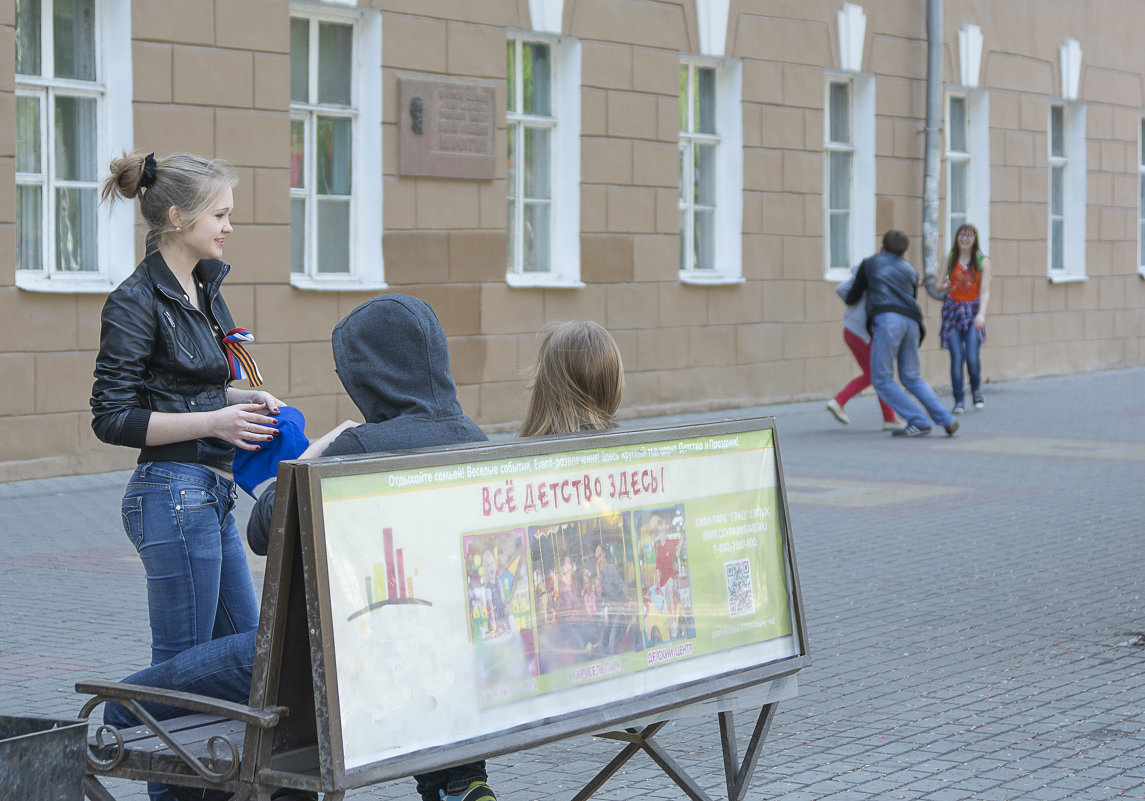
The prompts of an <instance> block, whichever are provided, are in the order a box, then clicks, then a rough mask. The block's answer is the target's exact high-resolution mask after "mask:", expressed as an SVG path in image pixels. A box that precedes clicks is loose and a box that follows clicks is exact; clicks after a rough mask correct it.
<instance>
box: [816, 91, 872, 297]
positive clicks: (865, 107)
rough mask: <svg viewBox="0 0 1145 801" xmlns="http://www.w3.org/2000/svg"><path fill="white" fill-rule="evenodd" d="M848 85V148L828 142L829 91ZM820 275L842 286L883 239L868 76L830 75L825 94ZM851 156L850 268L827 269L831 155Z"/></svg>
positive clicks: (829, 120) (843, 144) (829, 121)
mask: <svg viewBox="0 0 1145 801" xmlns="http://www.w3.org/2000/svg"><path fill="white" fill-rule="evenodd" d="M843 83H845V84H847V85H848V87H849V94H848V97H849V99H850V104H849V105H850V115H851V120H850V123H851V125H850V128H851V142H849V143H844V142H834V141H832V140H831V86H832V84H843ZM823 150H824V153H823V157H824V158H823V275H824V278H825V279H826V280H828V281H845V280H847V279H848V278H850V277H851V267H852V266H854V264H857V263H858V262H859V261H860V260H862V259H863V258H866V257H867V256H868V255H870V254H871V253H872V252H874V250H876V249H877V243H878V241H879V239H880V237H881V234H879V233H878V232H877V231H876V230H875V78H874V76H873V75H870V74H868V73H828V75H827V80H826V84H825V86H824V93H823ZM838 152H849V153H851V154H852V155H851V193H850V202H851V207H850V229H849V231H848V238H847V242H848V249H849V251H850V261H851V262H852V264H851V265H848V266H847V267H845V268H844V267H843V266H842V265H840V266H838V267H832V266H831V208H830V201H831V169H830V160H831V154H832V153H838Z"/></svg>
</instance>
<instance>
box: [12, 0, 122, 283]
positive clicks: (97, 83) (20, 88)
mask: <svg viewBox="0 0 1145 801" xmlns="http://www.w3.org/2000/svg"><path fill="white" fill-rule="evenodd" d="M40 13H41V18H40V19H41V21H40V37H41V38H40V42H41V45H40V53H41V57H42V59H43V60H42V72H45V73H51V72H53V71H54V54H53V52H52V3H51V0H43V1H42V4H41V9H40ZM95 15H96V19H95V47H96V53H95V63H96V80H94V81H77V80H72V79H63V78H55V77H54V76H53V75H51V74H44V75H39V76H33V75H20V74H17V75H16V76H15V93H16V95H17V96H36V97H38V98H40V148H41V151H42V152H43V153H44V163H45V166H46V172H45V173H44V177H43V179H39V178H34V177H33V175H36V174H30V173H16V184H17V185H24V186H27V185H39V186H42V187H44V191H43V192H42V195H41V225H42V227H41V231H40V236H41V240H42V252H43V257H44V268H43V269H42V270H19V269H17V270H16V271H15V274H16V286H17V287H19V288H20V289H25V290H28V291H31V292H68V293H75V294H85V293H106V292H108V291H110V290H111V289H113V288H114V287H115V286H116V285H117V284H118V283H119V282H120V281H122V280H123V279H124V278H126V277H127V276H128V275H130V274H131V271H132V270H133V269H134V268H135V252H134V251H135V246H134V236H133V226H134V222H135V217H134V212H135V209H134V208H133V205H134V204H131V203H108V204H104V210H102V211H97V213H96V269H95V270H87V271H83V272H63V271H60V272H57V271H56V270H55V269H54V265H55V259H56V255H55V248H56V241H55V224H56V220H55V212H54V206H55V203H54V198H53V197H52V195H53V192H52V191H51V188H52V187H54V186H58V185H60V184H59V182H57V181H56V180H55V178H54V165H53V160H52V154H53V152H54V146H53V140H54V134H53V132H52V131H51V130H50V128H51V126H49V125H48V122H47V119H48V115H49V113H51V112H50V108H52V106H53V105H54V104H53V98H54V96H55V93H56V92H57V91H59V92H60V93H61V94H66V95H69V96H87V97H93V98H95V99H96V148H95V151H96V164H97V167H99V169H100V172H98V173H97V176H98V178H97V181H102V179H103V177H104V175H103V172H102V170H103V169H104V168H105V166H106V165H107V164H109V163H110V162H111V159H112V158H114V157H116V156H118V155H120V154H121V152H123V151H130V150H132V147H133V139H134V130H133V125H132V74H131V2H130V0H96V2H95ZM49 62H51V69H49V68H48V67H49Z"/></svg>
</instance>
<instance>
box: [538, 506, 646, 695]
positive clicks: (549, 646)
mask: <svg viewBox="0 0 1145 801" xmlns="http://www.w3.org/2000/svg"><path fill="white" fill-rule="evenodd" d="M629 531H630V528H629V514H628V513H627V512H625V513H623V514H612V515H603V516H600V517H594V518H589V519H587V520H575V521H570V522H566V523H557V524H555V525H551V526H534V527H531V528H530V529H529V548H530V556H531V561H532V570H533V599H534V608H535V609H536V612H537V632H538V637H539V640H540V647H539V649H538V650H539V655H540V668H541V673H548V672H550V671H552V670H554V669H556V668H560V667H565V666H567V665H574V664H578V663H581V662H587V661H590V660H593V659H599V658H601V657H603V656H608V655H615V654H621V653H625V652H628V651H634V650H636V649H637V648H639V647H640V638H639V635H638V633H637V623H636V607H635V599H636V559H635V557H634V555H633V553H632V539H631V537H630V536H629V534H628V532H629Z"/></svg>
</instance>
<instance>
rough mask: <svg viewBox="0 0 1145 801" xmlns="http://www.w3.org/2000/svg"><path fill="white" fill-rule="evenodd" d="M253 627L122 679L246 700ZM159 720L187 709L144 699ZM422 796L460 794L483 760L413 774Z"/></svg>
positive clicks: (116, 714) (122, 714)
mask: <svg viewBox="0 0 1145 801" xmlns="http://www.w3.org/2000/svg"><path fill="white" fill-rule="evenodd" d="M254 652H255V632H253V631H251V632H246V633H245V634H232V635H230V636H229V637H220V638H219V639H217V640H211V641H210V642H205V643H203V644H201V645H196V646H195V647H194V648H190V649H188V650H186V651H183V652H182V653H181V654H177V655H175V656H174V657H172V658H171V659H168V660H167V661H166V662H160V663H159V664H158V665H153V666H151V667H149V668H146V669H144V670H141V671H139V672H138V673H133V674H131V675H130V676H128V677H127V678H126V679H124V680H123V681H124V683H126V684H141V685H145V686H148V687H160V688H163V689H166V690H178V691H180V692H188V693H195V694H196V695H205V696H208V697H210V698H219V699H221V700H223V701H234V702H236V703H240V704H245V703H247V701H248V700H249V699H250V682H251V676H252V675H253V673H254ZM143 706H144V708H145V709H146V710H147V711H148V712H150V713H151V714H152V715H154V716H155V717H156V718H157V719H158V720H166V719H167V718H173V717H178V716H179V715H184V714H187V713H186V711H185V710H181V709H178V708H176V707H169V706H161V705H159V704H144V705H143ZM103 719H104V722H105V723H109V724H111V725H113V726H115V727H116V728H128V727H130V726H135V725H138V723H139V721H138V720H137V719H136V717H135V716H134V715H132V714H131V713H130V712H128V711H127V709H126V708H124V707H123V706H121V705H119V704H107V705H106V706H105V707H104V712H103ZM414 778H415V779H416V780H417V791H418V793H420V794H421V797H422V799H424V801H440V798H441V796H440V791H442V790H444V791H445V792H446V793H450V794H452V793H459V792H462V791H463V790H465V789H466V788H467V787H468V786H469V785H470V783H472V782H474V781H478V780H480V781H485V780H486V779H487V778H488V774H487V773H486V772H485V761H484V760H481V761H480V762H470V763H468V764H466V765H456V766H454V767H452V768H445V769H444V770H435V771H433V772H431V773H422V774H418V775H416V776H414Z"/></svg>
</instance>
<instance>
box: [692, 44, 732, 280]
mask: <svg viewBox="0 0 1145 801" xmlns="http://www.w3.org/2000/svg"><path fill="white" fill-rule="evenodd" d="M741 90H742V77H741V73H740V63H739V62H738V61H735V60H726V61H716V60H712V59H691V58H688V59H684V60H683V61H682V62H681V64H680V95H679V107H680V140H679V147H680V199H679V217H680V227H679V230H680V279H681V280H682V281H684V282H685V283H726V282H735V281H741V280H742V274H743V268H742V264H741V258H742V244H741V242H742V237H743V116H742V110H741V109H742V105H741V100H742V98H741Z"/></svg>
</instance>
